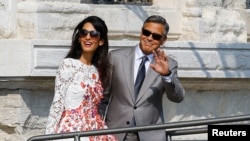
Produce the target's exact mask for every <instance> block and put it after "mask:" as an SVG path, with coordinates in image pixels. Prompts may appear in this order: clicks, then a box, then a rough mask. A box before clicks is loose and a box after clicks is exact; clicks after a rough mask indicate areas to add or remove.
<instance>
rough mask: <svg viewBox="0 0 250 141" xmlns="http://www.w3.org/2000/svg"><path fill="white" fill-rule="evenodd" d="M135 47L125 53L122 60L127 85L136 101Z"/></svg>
mask: <svg viewBox="0 0 250 141" xmlns="http://www.w3.org/2000/svg"><path fill="white" fill-rule="evenodd" d="M134 58H135V48H132V49H131V51H129V52H128V53H127V54H125V55H124V58H123V60H122V62H123V70H124V76H125V79H126V81H127V86H128V89H129V92H130V96H131V99H132V100H133V102H135V96H134V62H135V59H134Z"/></svg>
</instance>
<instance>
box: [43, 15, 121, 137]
mask: <svg viewBox="0 0 250 141" xmlns="http://www.w3.org/2000/svg"><path fill="white" fill-rule="evenodd" d="M107 33H108V28H107V26H106V24H105V22H104V21H103V20H102V19H101V18H99V17H97V16H89V17H87V18H85V19H84V20H82V21H81V22H80V23H79V24H78V25H77V26H76V28H75V30H74V33H73V36H72V45H71V48H70V51H69V52H68V54H67V55H66V57H65V59H63V60H62V62H61V64H60V65H59V68H58V71H57V73H56V79H55V95H54V99H53V102H52V105H51V107H50V112H49V116H48V122H47V125H46V131H45V133H46V134H56V133H68V132H79V131H89V130H98V129H106V128H107V126H106V124H105V123H104V120H103V118H102V117H101V116H100V115H99V114H98V105H99V103H100V100H101V99H102V98H103V89H104V88H105V87H106V86H107V85H108V82H109V81H110V76H109V70H110V64H109V61H108V56H107V55H108V50H109V44H108V35H107ZM61 140H62V139H60V141H61ZM64 140H72V141H73V138H72V139H64ZM83 140H84V141H116V140H117V139H115V137H114V136H113V135H98V136H90V137H81V141H83Z"/></svg>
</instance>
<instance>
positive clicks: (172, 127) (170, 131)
mask: <svg viewBox="0 0 250 141" xmlns="http://www.w3.org/2000/svg"><path fill="white" fill-rule="evenodd" d="M246 120H250V115H239V116H229V117H220V118H211V119H201V120H192V121H178V122H171V123H165V124H157V125H149V126H137V127H127V128H116V129H103V130H92V131H85V132H71V133H63V134H50V135H49V134H48V135H39V136H33V137H31V138H29V139H28V140H27V141H44V140H53V139H66V138H74V139H75V141H80V137H86V136H95V135H104V134H117V133H125V132H138V131H149V130H159V129H166V134H167V135H169V136H170V140H171V137H172V136H178V135H189V134H200V133H207V128H206V127H203V128H197V127H195V128H192V129H183V128H184V127H193V126H201V125H210V124H222V123H229V122H238V121H246ZM178 128H179V129H178ZM180 128H181V129H180Z"/></svg>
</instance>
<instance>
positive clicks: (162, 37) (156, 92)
mask: <svg viewBox="0 0 250 141" xmlns="http://www.w3.org/2000/svg"><path fill="white" fill-rule="evenodd" d="M168 31H169V25H168V23H167V22H166V20H165V19H164V18H163V17H161V16H157V15H153V16H150V17H148V18H147V19H146V20H145V22H144V24H143V26H142V29H141V34H140V43H139V44H138V45H136V46H135V47H134V48H125V49H119V50H113V51H110V54H109V57H110V63H111V65H112V67H113V68H112V72H111V73H112V82H111V84H110V87H109V88H108V89H107V90H106V92H105V94H104V97H105V98H104V99H103V103H102V104H104V105H105V104H107V103H108V108H107V111H106V112H107V115H106V122H107V125H108V127H109V128H122V127H132V126H144V125H153V124H161V123H164V117H163V107H162V98H163V94H167V97H168V99H169V100H171V101H173V102H177V103H179V102H181V101H182V100H183V99H184V95H185V91H184V88H183V87H182V85H181V83H180V82H179V80H178V76H177V68H178V64H177V61H176V60H174V59H173V58H170V57H169V56H166V53H165V51H164V50H163V49H161V48H160V46H161V45H163V44H164V43H165V41H166V40H167V34H168ZM143 56H146V57H145V58H146V62H145V64H144V66H145V71H146V75H145V79H144V81H143V83H142V84H141V88H140V90H138V91H139V92H138V94H137V92H136V89H137V86H134V85H137V82H138V81H137V80H136V79H137V73H139V72H138V69H139V68H140V63H141V61H142V58H143ZM140 74H141V73H140ZM138 75H139V74H138ZM138 87H140V84H139V86H138ZM115 136H117V137H118V139H119V140H120V141H166V140H167V139H166V132H165V130H164V129H163V130H152V131H143V132H138V133H137V132H136V133H134V132H133V133H121V134H115Z"/></svg>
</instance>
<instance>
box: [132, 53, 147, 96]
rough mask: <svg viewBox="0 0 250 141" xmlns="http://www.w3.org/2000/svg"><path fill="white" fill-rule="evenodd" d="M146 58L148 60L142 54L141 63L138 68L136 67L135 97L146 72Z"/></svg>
mask: <svg viewBox="0 0 250 141" xmlns="http://www.w3.org/2000/svg"><path fill="white" fill-rule="evenodd" d="M147 60H148V57H147V56H143V57H142V61H141V64H140V66H139V69H138V73H137V77H136V81H135V99H136V98H137V96H138V93H139V91H140V89H141V85H142V83H143V80H144V78H145V74H146V69H145V62H146V61H147Z"/></svg>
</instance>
